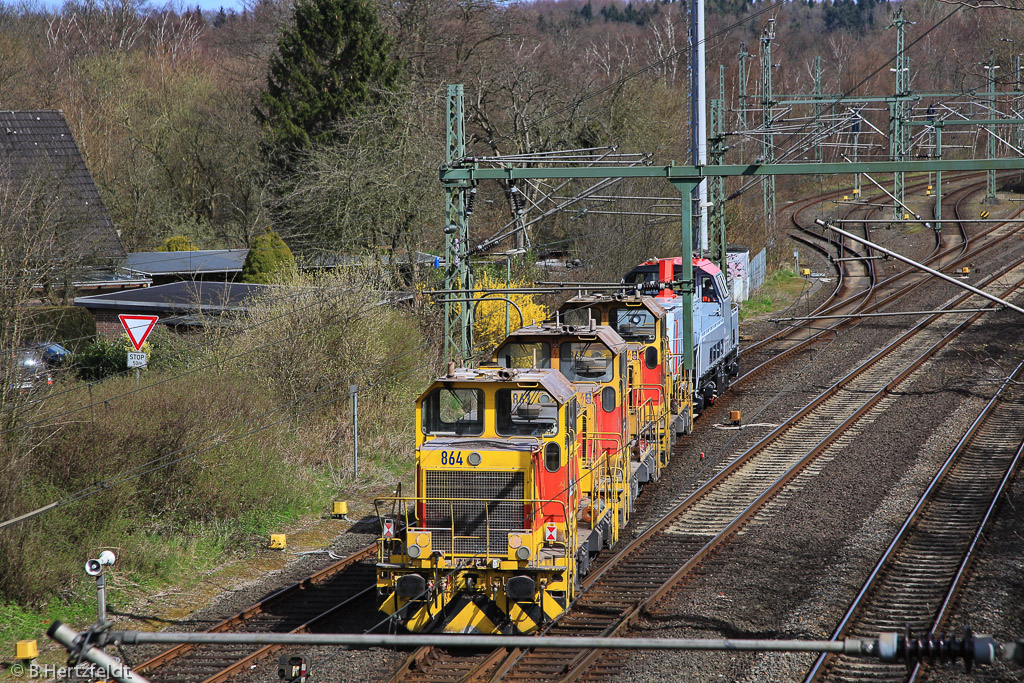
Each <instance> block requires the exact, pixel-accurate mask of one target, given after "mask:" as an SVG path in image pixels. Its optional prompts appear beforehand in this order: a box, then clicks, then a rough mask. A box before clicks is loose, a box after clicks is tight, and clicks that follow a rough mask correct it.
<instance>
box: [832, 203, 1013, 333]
mask: <svg viewBox="0 0 1024 683" xmlns="http://www.w3.org/2000/svg"><path fill="white" fill-rule="evenodd" d="M814 222H815V223H817V224H818V225H820V226H822V227H823V228H828V229H829V230H833V231H835V232H838V233H839V234H840V235H842V236H843V237H849V238H850V239H852V240H853V241H854V242H860V243H861V244H863V245H865V246H868V247H871V248H872V249H876V250H878V251H880V252H882V253H883V254H888V255H889V256H892V257H893V258H894V259H896V260H897V261H903V262H904V263H906V264H908V265H911V266H914V267H915V268H920V269H921V270H923V271H924V272H926V273H929V274H931V275H934V276H935V277H937V278H939V279H941V280H945V281H946V282H951V283H953V284H954V285H956V286H957V287H962V288H963V289H966V290H967V291H969V292H974V293H975V294H977V295H978V296H981V297H985V298H986V299H988V300H989V301H994V302H996V303H997V304H1001V305H1003V306H1006V307H1007V308H1012V309H1013V310H1015V311H1017V312H1018V313H1024V308H1021V307H1020V306H1015V305H1014V304H1011V303H1010V302H1009V301H1006V300H1005V299H1000V298H999V297H997V296H995V295H993V294H989V293H988V292H986V291H983V290H981V289H978V288H977V287H972V286H971V285H969V284H967V283H965V282H960V281H959V280H957V279H956V278H953V277H950V276H949V275H946V274H945V273H941V272H939V271H937V270H935V269H934V268H929V267H928V266H926V265H924V264H922V263H918V262H917V261H914V260H912V259H908V258H907V257H906V256H902V255H900V254H897V253H896V252H894V251H890V250H888V249H886V248H885V247H883V246H880V245H878V244H875V243H874V242H872V241H870V240H866V239H864V238H863V237H858V236H857V235H854V234H853V233H851V232H847V231H846V230H843V229H841V228H837V227H836V226H834V225H832V224H830V223H826V222H825V221H823V220H821V219H820V218H816V219H814Z"/></svg>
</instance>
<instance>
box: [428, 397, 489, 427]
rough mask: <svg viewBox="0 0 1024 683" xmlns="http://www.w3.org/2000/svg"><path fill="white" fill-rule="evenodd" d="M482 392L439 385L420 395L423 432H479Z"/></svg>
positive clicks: (482, 417) (482, 412)
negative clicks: (426, 393)
mask: <svg viewBox="0 0 1024 683" xmlns="http://www.w3.org/2000/svg"><path fill="white" fill-rule="evenodd" d="M483 408H484V392H483V391H481V390H480V389H448V388H445V387H438V388H437V389H434V390H433V391H432V392H430V394H428V395H427V397H426V398H425V399H423V433H424V434H427V435H429V436H480V435H481V434H483V433H484V410H483Z"/></svg>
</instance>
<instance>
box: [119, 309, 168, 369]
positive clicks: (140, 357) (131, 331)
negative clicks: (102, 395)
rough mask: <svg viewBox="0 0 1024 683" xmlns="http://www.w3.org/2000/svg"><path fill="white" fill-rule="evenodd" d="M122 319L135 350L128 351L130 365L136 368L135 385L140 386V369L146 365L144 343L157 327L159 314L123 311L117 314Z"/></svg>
mask: <svg viewBox="0 0 1024 683" xmlns="http://www.w3.org/2000/svg"><path fill="white" fill-rule="evenodd" d="M117 317H118V319H119V320H120V321H121V327H123V328H124V331H125V332H127V333H128V339H129V340H130V341H131V343H132V346H134V347H135V351H134V352H132V351H129V352H128V367H130V368H135V386H139V370H140V369H141V368H144V367H146V354H144V353H142V345H143V344H145V343H146V338H147V337H148V336H149V333H150V332H152V331H153V328H154V327H156V321H157V320H159V319H160V316H158V315H127V314H124V313H122V314H121V315H119V316H117Z"/></svg>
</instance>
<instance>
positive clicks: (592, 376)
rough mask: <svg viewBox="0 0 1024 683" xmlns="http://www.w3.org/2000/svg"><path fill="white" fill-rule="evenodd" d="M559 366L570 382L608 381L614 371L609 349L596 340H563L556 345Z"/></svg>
mask: <svg viewBox="0 0 1024 683" xmlns="http://www.w3.org/2000/svg"><path fill="white" fill-rule="evenodd" d="M558 357H559V367H560V368H561V371H562V374H563V375H565V378H566V379H567V380H569V381H570V382H608V381H610V380H611V379H612V376H613V375H614V373H615V364H614V362H613V356H612V352H611V350H609V349H608V348H607V347H606V346H604V345H603V344H600V343H598V342H565V343H562V344H560V345H559V347H558Z"/></svg>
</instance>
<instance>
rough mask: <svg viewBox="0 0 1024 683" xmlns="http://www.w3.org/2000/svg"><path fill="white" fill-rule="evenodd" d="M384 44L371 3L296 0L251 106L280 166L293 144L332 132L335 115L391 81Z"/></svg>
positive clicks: (298, 146) (318, 141) (391, 62)
mask: <svg viewBox="0 0 1024 683" xmlns="http://www.w3.org/2000/svg"><path fill="white" fill-rule="evenodd" d="M391 50H392V42H391V39H390V38H389V37H388V35H387V33H386V32H385V31H384V29H383V28H382V27H381V25H380V23H379V21H378V18H377V14H376V11H375V10H374V9H373V7H372V6H371V5H370V4H368V3H367V2H365V1H364V0H298V1H297V2H296V3H295V13H294V20H293V23H292V25H291V27H289V28H287V29H285V30H284V31H283V32H282V34H281V37H280V39H279V40H278V44H277V52H276V53H275V54H274V55H273V57H272V58H271V61H270V72H269V74H268V76H267V88H266V90H264V91H263V92H262V93H260V104H261V105H262V107H257V116H258V117H259V118H260V120H261V121H263V122H264V123H266V124H267V126H268V127H269V132H270V139H269V147H270V149H269V151H270V152H271V155H272V158H273V160H274V162H275V163H276V165H278V166H279V167H280V168H282V169H284V170H287V169H288V168H289V167H290V166H291V164H292V162H293V161H294V159H295V155H296V152H298V151H301V150H304V149H308V148H309V147H311V146H313V145H322V144H324V143H326V142H329V141H331V140H332V139H335V138H336V136H337V132H336V131H337V126H336V124H337V121H338V120H339V119H344V118H346V117H348V116H351V115H352V114H353V113H354V112H355V111H356V109H357V108H358V107H359V106H360V105H362V104H364V103H372V102H375V101H377V100H379V99H380V95H379V92H380V91H381V90H386V89H389V88H391V87H393V86H394V85H395V83H396V82H397V81H398V77H399V72H400V62H399V61H398V59H396V58H394V57H392V56H391Z"/></svg>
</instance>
